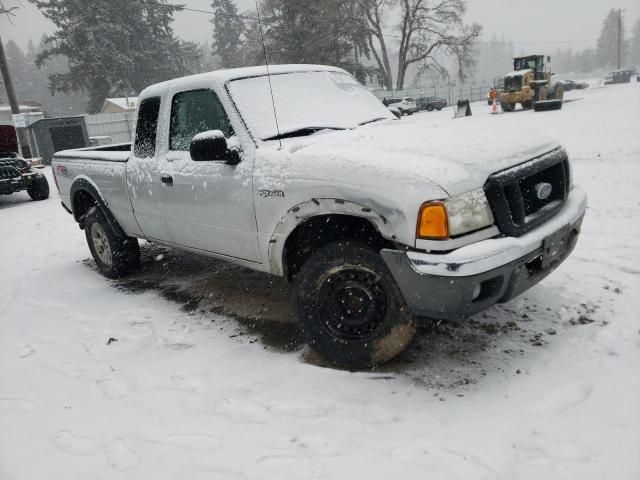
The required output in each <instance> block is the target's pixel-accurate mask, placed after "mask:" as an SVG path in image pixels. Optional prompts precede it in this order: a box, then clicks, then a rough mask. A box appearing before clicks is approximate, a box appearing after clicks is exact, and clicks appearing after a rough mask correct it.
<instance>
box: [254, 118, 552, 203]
mask: <svg viewBox="0 0 640 480" xmlns="http://www.w3.org/2000/svg"><path fill="white" fill-rule="evenodd" d="M469 120H480V119H471V118H469V119H460V120H456V121H454V120H452V121H451V123H450V124H449V125H445V126H443V125H442V123H440V124H437V123H430V122H429V123H427V122H412V123H409V122H406V121H382V122H378V123H376V124H371V125H367V126H363V127H360V128H357V129H355V130H347V131H338V132H333V131H332V132H327V131H324V132H320V133H318V134H315V135H311V136H308V137H298V138H294V139H287V140H283V141H282V144H283V149H284V150H285V152H286V154H287V156H290V158H291V160H292V166H293V165H295V164H296V162H302V163H304V164H305V168H304V172H305V176H306V175H309V176H312V175H314V170H315V171H316V173H317V172H319V171H325V170H327V169H329V170H332V171H333V173H334V176H335V172H336V171H337V169H340V171H341V172H344V173H346V175H342V174H340V177H339V178H340V180H339V181H340V183H343V184H349V183H354V184H361V183H362V182H363V181H366V182H368V183H372V184H376V183H378V184H379V186H380V188H385V186H386V185H388V183H389V182H390V181H395V182H398V181H400V182H407V183H410V184H411V185H415V184H416V183H420V182H423V183H425V184H427V183H431V184H435V185H436V186H439V187H440V188H441V189H443V190H444V191H445V192H446V193H448V194H449V195H451V196H453V195H458V194H460V193H465V192H468V191H470V190H474V189H476V188H480V187H482V186H483V185H484V183H485V182H486V180H487V178H488V177H489V176H490V175H491V174H492V173H495V172H498V171H501V170H505V169H507V168H510V167H512V166H514V165H518V164H520V163H523V162H526V161H527V160H530V159H532V158H535V157H537V156H540V155H543V154H545V153H548V152H550V151H551V150H554V149H556V148H558V147H559V146H560V145H559V144H558V143H557V142H555V141H553V140H551V139H549V138H546V137H543V136H538V135H536V134H532V133H531V132H530V131H524V132H523V131H522V129H521V128H520V127H518V126H517V125H513V124H511V123H507V122H501V125H500V129H499V130H497V129H496V126H495V125H491V122H487V120H486V119H484V121H469ZM271 144H275V145H276V146H277V142H267V143H266V144H265V145H271ZM344 167H348V168H347V171H344ZM294 168H295V167H294ZM351 174H354V175H353V176H351ZM320 176H321V177H324V176H325V175H324V174H320Z"/></svg>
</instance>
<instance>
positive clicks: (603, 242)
mask: <svg viewBox="0 0 640 480" xmlns="http://www.w3.org/2000/svg"><path fill="white" fill-rule="evenodd" d="M567 100H571V101H569V102H567V103H566V104H565V106H564V109H563V110H562V111H559V112H546V113H533V112H520V111H518V112H515V113H512V114H505V115H502V116H491V115H490V108H488V107H487V106H486V105H485V104H482V103H476V104H472V108H473V113H474V116H473V117H471V118H461V119H456V120H454V119H452V118H451V117H452V111H451V109H446V110H443V111H442V112H437V113H435V112H434V113H421V114H418V115H414V116H413V117H410V118H407V117H405V119H403V120H402V122H403V123H405V122H406V123H409V124H412V128H415V127H416V126H419V125H420V124H421V123H423V124H424V125H425V128H427V127H426V126H428V128H429V129H431V128H432V126H433V125H434V124H441V125H447V126H455V125H460V128H461V131H472V130H473V124H474V123H477V124H478V125H480V124H484V125H486V124H491V123H492V122H493V123H494V124H495V125H496V128H495V131H494V133H493V135H494V138H495V139H494V140H492V141H495V142H496V145H497V144H499V143H500V128H499V126H500V125H501V124H503V123H505V122H513V123H516V124H517V125H519V126H520V128H521V129H522V130H523V131H525V132H533V133H536V134H543V135H551V136H552V137H554V138H556V139H558V140H559V141H560V142H561V143H562V144H563V145H564V146H565V147H566V148H567V150H568V151H569V154H570V156H571V158H572V160H573V170H574V177H575V182H576V184H580V185H581V187H582V188H584V189H585V190H586V191H587V192H588V193H589V209H588V212H587V217H586V219H585V223H584V228H583V232H582V236H581V238H580V241H579V243H578V246H577V248H576V250H575V252H574V254H573V255H572V256H571V257H570V258H569V260H567V262H566V263H565V264H563V265H562V266H561V267H560V268H559V269H558V270H557V271H556V272H554V273H553V274H552V275H551V276H550V277H548V278H547V279H545V280H544V281H543V282H542V283H541V284H540V285H538V286H536V287H535V288H533V289H532V290H530V291H529V292H527V293H525V294H524V295H523V296H521V297H519V298H517V299H515V300H513V301H512V302H510V303H507V304H505V305H502V306H497V307H494V308H492V309H490V310H488V311H486V312H484V313H482V314H479V315H476V316H474V317H472V318H470V319H467V320H465V321H461V322H456V323H452V322H438V321H428V322H427V321H425V322H423V325H422V327H421V329H420V332H419V335H418V337H417V339H416V341H415V342H414V343H413V344H412V345H411V347H410V348H409V349H408V351H407V352H405V353H404V354H403V355H402V356H401V357H400V358H398V359H396V360H395V361H394V362H392V363H391V364H389V365H386V366H384V367H383V368H380V369H378V370H375V371H368V372H348V371H342V370H335V369H331V368H327V366H326V365H325V364H324V363H323V362H322V360H321V359H319V358H317V357H316V356H315V355H314V354H313V353H312V352H310V351H309V350H308V349H307V347H306V346H305V345H304V342H303V341H302V339H301V336H300V333H299V330H298V328H297V326H296V325H295V323H293V322H292V319H291V310H290V306H289V299H290V296H291V287H290V285H289V284H287V283H286V282H285V281H284V280H281V279H279V278H276V277H271V276H268V275H264V274H260V273H257V272H252V271H248V270H245V269H242V268H239V267H235V266H231V265H228V264H224V263H221V262H218V261H215V260H211V259H206V258H200V257H195V256H192V255H188V254H184V253H180V252H176V251H172V250H169V249H166V248H163V247H159V246H157V245H152V244H143V246H142V251H143V265H144V269H143V271H142V272H141V273H139V274H137V275H135V276H133V277H130V278H127V279H124V280H120V281H111V280H107V279H105V278H103V277H101V276H100V275H99V274H98V273H97V271H96V269H95V265H94V263H93V261H92V260H91V258H90V254H89V250H88V248H87V246H86V244H85V240H84V233H83V232H81V231H80V230H79V229H78V228H77V226H76V225H75V224H74V223H73V220H72V218H71V217H70V216H69V215H68V214H66V213H65V212H64V211H63V210H62V208H61V207H60V204H59V199H58V198H57V195H55V194H54V195H52V198H50V199H49V200H47V201H44V202H40V203H36V202H31V201H30V200H29V198H28V196H27V195H26V194H25V193H20V194H15V195H12V196H10V197H0V219H1V225H2V226H1V227H0V228H1V230H2V235H1V236H0V244H1V246H2V248H0V479H3V480H5V479H6V480H14V479H39V478H48V479H65V480H66V479H89V478H90V479H111V478H114V479H125V478H127V479H149V478H153V479H183V478H188V479H205V478H206V479H227V478H228V479H260V480H266V479H289V478H291V479H307V478H314V479H323V478H336V479H342V478H365V477H366V478H370V479H377V478H380V479H383V478H384V479H388V478H398V477H400V478H429V479H435V480H439V479H442V480H445V479H446V480H455V479H460V480H462V479H465V480H466V479H487V480H489V479H491V480H495V479H505V480H506V479H508V480H517V479H569V478H580V479H620V480H627V479H632V478H638V477H640V459H639V457H638V455H637V453H638V451H640V408H639V407H638V405H640V318H639V317H640V315H639V314H638V310H639V307H640V300H639V299H638V292H639V291H640V289H639V288H638V287H640V259H639V257H638V255H637V248H638V245H640V221H639V220H638V219H639V217H640V215H639V213H640V193H639V190H638V182H639V180H640V135H638V132H640V113H638V111H637V109H636V106H637V105H640V84H637V83H634V84H631V85H624V86H612V87H607V88H594V89H591V90H586V91H579V92H571V93H569V94H568V95H567ZM451 124H453V125H451ZM459 141H460V142H461V144H462V143H463V142H464V138H460V139H459ZM455 148H456V146H455V145H452V146H451V149H452V150H455ZM497 148H498V147H497ZM462 149H463V150H464V148H463V147H462ZM52 187H53V183H52Z"/></svg>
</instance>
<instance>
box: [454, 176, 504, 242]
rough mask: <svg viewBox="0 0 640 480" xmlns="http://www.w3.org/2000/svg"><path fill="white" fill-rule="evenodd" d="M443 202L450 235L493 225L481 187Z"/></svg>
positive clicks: (489, 207) (487, 202)
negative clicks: (447, 217)
mask: <svg viewBox="0 0 640 480" xmlns="http://www.w3.org/2000/svg"><path fill="white" fill-rule="evenodd" d="M444 204H445V207H446V209H447V215H448V216H449V235H450V236H452V237H456V236H458V235H462V234H464V233H469V232H473V231H475V230H480V229H481V228H485V227H488V226H490V225H493V213H492V212H491V206H490V205H489V201H488V200H487V197H486V195H485V194H484V190H483V189H481V188H479V189H478V190H473V191H471V192H468V193H465V194H462V195H459V196H457V197H453V198H450V199H448V200H446V201H445V202H444Z"/></svg>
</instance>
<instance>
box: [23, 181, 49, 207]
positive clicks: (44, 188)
mask: <svg viewBox="0 0 640 480" xmlns="http://www.w3.org/2000/svg"><path fill="white" fill-rule="evenodd" d="M27 193H28V194H29V196H30V197H31V200H35V201H40V200H46V199H47V198H49V182H48V181H47V178H46V177H44V176H43V177H37V178H36V179H35V180H34V181H33V182H32V183H31V185H30V186H29V188H27Z"/></svg>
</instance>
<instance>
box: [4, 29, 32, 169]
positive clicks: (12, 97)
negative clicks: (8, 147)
mask: <svg viewBox="0 0 640 480" xmlns="http://www.w3.org/2000/svg"><path fill="white" fill-rule="evenodd" d="M0 70H2V81H3V82H4V88H5V90H6V91H7V98H8V99H9V105H10V106H11V113H12V114H14V115H17V114H19V113H20V104H18V98H17V97H16V92H15V90H14V89H13V82H12V80H11V74H10V73H9V64H8V63H7V56H6V55H5V53H4V44H3V43H2V38H1V37H0ZM16 134H17V137H18V149H19V150H20V151H21V153H22V156H23V157H25V158H30V157H31V150H30V149H29V141H28V139H27V131H26V129H25V128H23V127H19V128H18V127H16Z"/></svg>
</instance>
